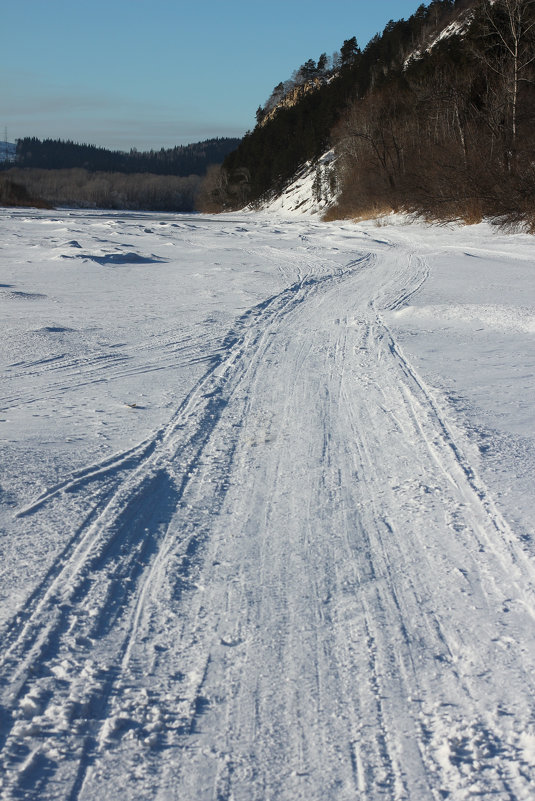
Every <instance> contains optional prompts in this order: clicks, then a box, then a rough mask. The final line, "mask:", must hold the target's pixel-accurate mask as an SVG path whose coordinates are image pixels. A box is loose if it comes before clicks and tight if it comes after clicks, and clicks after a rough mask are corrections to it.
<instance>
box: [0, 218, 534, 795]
mask: <svg viewBox="0 0 535 801" xmlns="http://www.w3.org/2000/svg"><path fill="white" fill-rule="evenodd" d="M0 214H1V219H0V224H1V226H2V231H3V233H2V242H1V245H0V259H1V261H0V268H1V270H2V272H1V274H0V308H1V310H2V319H3V320H4V321H5V322H4V332H3V335H2V344H1V351H0V356H1V359H2V386H1V390H0V395H1V401H0V408H1V412H0V421H1V422H0V425H1V428H0V437H1V443H2V451H3V458H2V466H1V473H0V480H1V488H2V510H1V512H0V522H1V523H2V534H1V539H0V548H1V553H0V557H1V563H0V569H1V571H2V575H1V579H2V581H1V586H0V598H1V603H2V610H1V615H0V642H1V653H0V694H1V696H0V697H1V718H0V789H1V794H2V799H5V801H12V799H31V801H34V800H35V801H37V799H39V801H52V799H58V800H59V799H61V801H67V800H68V801H101V799H106V798H111V797H113V798H116V799H118V800H119V799H121V800H122V799H124V800H125V801H126V799H129V800H134V799H136V800H137V799H143V801H145V799H155V800H156V801H172V799H177V801H178V799H180V801H183V800H185V801H331V800H332V801H355V799H358V800H359V801H361V800H362V801H383V800H384V801H387V800H388V801H394V800H395V801H402V800H406V801H427V799H429V800H430V801H431V800H432V801H438V800H439V799H444V798H448V799H452V800H453V801H461V799H468V798H475V797H480V798H491V797H492V798H493V799H498V800H499V801H505V799H507V800H508V801H511V800H512V799H514V801H528V799H532V798H533V786H534V782H535V708H534V701H535V693H534V690H535V562H534V559H535V544H534V541H533V530H532V525H531V524H532V521H531V514H530V512H531V510H530V502H531V496H530V491H531V487H532V482H533V478H534V475H535V455H534V454H535V447H534V441H533V439H534V431H533V404H534V402H533V398H534V396H535V395H534V393H533V383H534V381H533V378H534V374H535V357H534V352H535V351H534V349H533V335H534V333H535V311H534V310H535V265H534V262H533V256H532V254H533V238H532V237H528V236H516V237H515V236H504V235H501V236H499V235H495V234H494V235H493V234H491V233H490V230H489V229H488V228H486V227H484V226H480V227H476V228H474V229H471V230H468V231H463V230H460V229H458V230H446V229H431V228H425V227H423V226H417V225H415V224H412V225H403V224H401V223H400V222H399V221H397V222H396V221H394V223H393V224H390V225H385V226H383V227H377V226H374V225H373V224H372V223H369V224H366V225H360V226H356V225H352V224H328V225H327V224H321V223H319V222H317V221H315V220H312V219H304V220H303V219H296V220H283V219H276V218H272V217H271V218H270V217H268V216H261V215H253V214H250V215H248V214H246V215H239V216H238V215H236V216H232V215H231V216H229V217H226V218H208V217H201V216H199V217H185V216H179V215H178V216H177V215H175V216H171V215H170V216H169V217H165V218H157V217H156V216H155V215H135V214H123V215H121V214H115V215H105V214H103V213H90V214H86V213H81V212H68V211H65V212H59V213H49V212H27V211H24V212H20V211H19V212H11V211H5V210H4V211H1V212H0ZM530 527H531V528H530Z"/></svg>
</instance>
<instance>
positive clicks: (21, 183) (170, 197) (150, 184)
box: [0, 167, 201, 211]
mask: <svg viewBox="0 0 535 801" xmlns="http://www.w3.org/2000/svg"><path fill="white" fill-rule="evenodd" d="M200 181H201V179H200V178H199V176H196V175H192V176H189V177H187V178H181V177H178V176H173V175H152V174H150V173H142V174H134V175H129V174H125V173H107V172H88V171H87V170H83V169H70V170H42V169H20V168H16V167H14V168H12V169H10V170H7V171H6V172H4V173H2V174H1V176H0V187H1V186H4V187H8V186H9V185H11V186H16V187H18V189H17V190H16V191H17V192H18V193H19V195H21V193H22V194H23V195H24V196H25V197H26V198H27V199H28V202H27V203H23V202H19V203H17V204H16V205H33V206H35V205H40V204H41V205H45V206H75V207H80V208H105V209H145V210H153V211H191V210H192V209H193V208H194V207H195V196H196V193H197V190H198V188H199V184H200ZM0 191H1V190H0ZM8 194H9V192H8V189H7V188H6V189H4V190H3V194H1V195H0V198H1V202H3V203H4V204H5V205H8V203H7V200H4V196H5V197H6V198H7V197H8ZM21 198H22V195H21ZM30 198H42V200H41V201H40V203H39V202H33V201H31V200H29V199H30ZM10 205H13V204H10Z"/></svg>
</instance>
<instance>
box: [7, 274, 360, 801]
mask: <svg viewBox="0 0 535 801" xmlns="http://www.w3.org/2000/svg"><path fill="white" fill-rule="evenodd" d="M363 263H365V260H363ZM350 269H353V265H352V266H351V268H350ZM332 280H333V279H332V278H331V277H330V276H325V275H324V276H321V277H319V278H308V279H306V280H304V281H302V282H298V283H297V284H294V285H292V286H290V287H289V288H288V289H286V290H284V291H283V292H282V293H280V294H279V295H276V296H274V297H272V298H269V299H267V300H266V301H265V302H263V303H261V304H259V305H258V306H256V307H254V308H253V309H251V310H249V311H248V312H246V313H245V314H244V315H243V316H242V317H241V318H240V319H239V320H238V322H237V325H236V327H235V330H234V331H233V332H231V333H230V334H229V335H228V336H227V338H226V340H225V342H224V344H223V349H222V351H223V355H221V356H220V357H219V358H218V359H216V360H215V361H214V364H213V365H212V367H211V368H210V370H209V371H208V372H207V373H206V374H205V377H204V378H203V379H202V380H201V381H200V382H199V383H198V384H197V386H196V387H195V388H194V389H193V390H192V392H191V393H190V396H189V397H188V398H187V399H186V400H185V402H184V403H183V404H182V406H181V408H180V409H179V410H178V411H177V413H176V415H175V417H174V418H173V420H172V421H171V422H170V424H169V425H168V426H167V427H165V428H164V429H162V430H161V431H160V432H158V433H157V435H156V436H155V437H154V438H153V439H152V440H149V441H147V442H146V443H142V444H141V445H140V446H138V447H137V448H134V449H131V450H130V451H128V452H126V453H124V454H120V455H119V456H117V457H114V458H112V459H110V460H107V461H106V462H104V463H102V464H101V465H97V466H96V467H92V468H88V469H87V470H84V471H80V473H79V474H78V475H77V476H75V477H74V479H73V480H71V481H68V482H63V483H61V484H60V485H58V486H56V487H55V488H52V489H51V490H50V491H48V492H47V493H45V494H43V495H42V496H41V497H40V498H38V499H37V501H36V502H35V503H34V504H32V505H31V506H29V507H27V508H26V509H24V510H21V512H20V514H21V515H23V516H30V515H38V514H39V513H40V512H41V511H43V509H44V507H46V505H47V504H48V503H49V502H51V501H53V500H57V499H58V498H60V497H61V494H62V493H64V492H72V491H73V490H75V489H76V490H78V489H80V488H81V487H82V486H84V485H86V484H88V483H91V482H94V481H101V480H102V478H103V477H104V476H105V475H108V474H115V477H117V475H118V472H119V471H121V475H122V476H123V475H125V473H126V477H124V478H123V480H122V483H121V484H120V486H119V487H118V488H117V489H115V490H114V491H113V492H112V494H111V497H108V498H103V499H102V500H103V501H104V502H103V503H102V504H101V505H98V506H97V507H96V508H95V510H94V511H93V512H92V513H91V514H90V515H89V516H88V518H87V519H86V521H85V522H84V524H83V525H82V526H81V527H80V529H79V530H78V532H77V533H76V535H75V536H74V537H73V538H72V540H71V542H70V543H69V544H68V546H67V548H66V549H65V551H64V553H63V554H62V564H61V566H60V565H57V566H55V567H54V569H52V570H51V571H50V572H49V574H48V575H47V576H46V578H45V580H44V581H43V582H42V583H41V585H40V587H39V588H38V589H37V590H36V591H35V593H34V596H33V597H32V598H31V599H30V602H29V606H28V609H27V610H26V612H25V613H24V614H23V615H22V619H19V620H17V621H12V623H11V626H10V627H9V628H8V632H7V634H8V638H9V641H8V642H6V648H5V650H4V653H3V659H2V662H1V663H0V682H1V683H0V687H2V699H3V701H2V702H3V706H4V715H3V719H2V726H1V732H2V741H3V743H4V747H3V753H2V762H3V767H4V770H5V773H6V775H7V776H8V781H7V783H5V785H4V788H5V792H6V793H7V795H6V798H11V797H12V798H15V797H18V796H19V794H20V793H25V794H26V795H25V797H30V796H29V795H28V794H31V793H32V792H35V793H42V792H44V787H45V786H46V787H49V786H50V787H51V788H52V787H54V786H55V784H57V783H58V782H59V783H62V784H64V783H65V782H67V783H69V782H70V783H72V781H73V780H72V778H70V779H69V775H70V774H71V772H72V765H70V764H69V762H68V761H67V762H62V760H61V754H60V753H59V752H58V751H57V748H55V747H53V746H52V745H51V743H52V742H53V741H54V740H56V741H57V730H58V729H59V730H60V731H61V730H63V731H66V730H69V733H68V734H65V735H64V736H65V739H66V741H67V742H68V748H67V753H73V754H74V753H77V752H78V755H79V756H78V759H79V766H80V767H79V770H78V772H77V776H76V778H75V779H74V784H73V785H72V787H73V789H72V793H71V797H72V798H74V797H76V795H77V793H78V791H79V789H80V787H81V786H82V780H83V775H84V773H85V769H86V767H87V763H88V761H89V758H90V754H91V752H92V750H93V749H94V747H95V743H96V742H97V741H98V739H99V736H98V735H97V734H96V733H95V727H96V728H97V729H98V720H99V718H101V717H102V716H103V715H104V713H105V708H106V704H107V699H108V697H109V696H110V694H111V692H112V688H113V686H114V685H115V684H116V682H117V677H118V675H120V672H121V670H124V669H125V668H126V666H127V665H128V662H129V659H130V643H131V642H132V640H133V638H134V637H135V634H136V630H137V625H138V623H139V620H140V617H141V616H142V613H143V605H144V598H145V595H146V593H147V592H149V587H150V583H151V581H152V580H153V578H154V576H155V575H156V574H157V573H158V570H159V569H160V568H161V564H162V563H163V562H164V561H165V555H166V550H167V549H168V548H169V547H170V543H171V544H172V546H173V548H174V549H175V550H176V548H177V544H176V542H175V538H177V537H180V536H183V534H181V532H180V527H177V525H176V523H173V518H174V517H175V516H176V515H177V514H178V515H179V516H180V512H181V510H180V503H181V499H182V497H183V495H184V493H185V490H186V488H187V487H188V485H189V484H190V483H191V480H192V479H193V477H194V476H195V474H196V473H197V472H199V463H200V459H201V455H202V453H203V451H204V449H205V448H206V445H207V443H208V441H209V440H210V438H211V436H212V433H213V431H214V430H215V428H216V427H217V425H218V422H219V419H220V416H221V414H222V412H223V409H224V408H225V406H226V404H227V403H228V402H229V400H230V398H231V396H232V393H233V390H234V386H235V385H236V382H237V381H238V379H239V378H240V376H241V375H242V374H243V372H244V371H245V372H246V371H247V369H248V365H249V364H250V360H251V359H252V357H253V354H254V353H255V351H257V350H259V349H260V347H261V345H262V343H263V342H265V341H266V337H267V329H268V328H269V327H270V326H275V327H276V325H277V324H278V323H279V321H280V319H282V318H283V317H284V315H286V314H288V312H289V310H291V309H292V308H293V307H295V306H296V305H297V304H300V303H302V302H303V301H304V300H305V298H306V297H307V295H309V294H310V293H311V292H314V291H316V290H317V289H318V288H320V287H321V285H322V284H324V283H325V282H329V281H332ZM229 460H230V461H231V460H232V444H230V445H229V446H228V450H227V458H226V461H225V460H223V462H222V465H221V466H222V469H221V471H220V472H221V475H220V477H219V480H218V481H219V483H217V482H216V484H215V492H216V495H218V496H219V499H220V500H221V498H222V497H223V495H224V492H223V490H222V488H224V475H225V474H226V472H227V470H228V467H229ZM126 471H127V472H126ZM216 472H217V471H216ZM218 502H219V501H218ZM211 503H212V506H213V505H214V503H215V501H214V499H213V498H212V501H211ZM214 511H215V507H214ZM187 515H188V512H187V511H186V513H185V517H186V521H187ZM184 528H185V530H186V531H187V529H188V526H187V525H186V526H184ZM190 528H192V527H191V526H190ZM193 528H194V527H193ZM184 540H185V541H184V551H185V552H186V553H187V552H188V549H191V546H192V543H193V545H194V547H193V550H195V548H196V547H198V544H199V543H198V542H197V544H196V545H195V542H196V535H195V534H191V536H190V537H189V541H188V538H187V536H186V537H185V538H184ZM197 540H198V537H197ZM118 631H119V633H117V632H118ZM112 632H114V635H115V641H114V642H112V641H111V639H110V637H111V633H112ZM104 641H106V642H107V643H108V647H109V648H111V650H110V652H109V653H108V654H107V657H106V660H105V667H104V668H99V667H98V666H95V665H94V664H92V663H91V660H90V659H87V658H85V657H86V656H89V655H90V653H91V652H93V651H95V650H98V647H97V646H98V643H99V642H104ZM84 659H85V661H84ZM23 742H26V743H27V744H26V745H24V746H22V743H23ZM48 743H50V744H48ZM32 788H33V789H32Z"/></svg>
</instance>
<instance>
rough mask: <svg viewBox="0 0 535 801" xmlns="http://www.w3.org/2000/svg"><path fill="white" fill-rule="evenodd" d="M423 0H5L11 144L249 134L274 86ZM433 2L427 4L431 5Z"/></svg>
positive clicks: (6, 116)
mask: <svg viewBox="0 0 535 801" xmlns="http://www.w3.org/2000/svg"><path fill="white" fill-rule="evenodd" d="M420 2H421V0H330V2H325V0H323V2H319V1H318V0H307V1H306V2H297V0H269V2H260V3H259V2H256V1H255V0H226V1H225V2H218V1H217V0H204V1H203V0H190V1H189V2H185V0H22V2H18V3H17V2H15V0H0V139H2V140H3V138H4V130H5V127H7V133H8V139H9V140H10V141H14V140H15V139H17V138H21V137H24V136H37V137H39V138H41V139H43V138H47V137H50V138H61V139H72V140H73V141H75V142H87V143H90V144H96V145H103V146H105V147H110V148H114V149H115V148H117V149H121V150H129V149H130V148H131V147H137V148H138V149H139V150H147V149H151V148H155V149H159V148H160V147H172V146H174V145H177V144H187V143H189V142H197V141H199V140H202V139H208V138H211V137H215V136H242V135H243V133H244V132H245V131H246V130H248V129H251V128H253V127H254V124H255V111H256V109H257V107H258V106H259V105H260V104H263V103H264V102H265V101H266V100H267V98H268V97H269V95H270V93H271V90H272V89H273V87H274V86H275V85H276V84H277V83H279V82H280V81H284V80H286V79H287V78H289V77H290V76H291V74H292V72H293V71H294V69H296V68H298V67H299V66H300V65H301V64H303V63H304V62H305V61H306V60H307V59H309V58H313V59H315V60H317V58H318V57H319V56H320V54H321V53H322V52H327V53H328V54H332V53H333V52H334V51H335V50H339V48H340V46H341V44H342V42H343V41H344V40H345V39H349V38H350V37H351V36H356V37H357V40H358V42H359V44H360V45H361V46H362V47H363V46H364V45H366V43H367V42H368V41H369V39H370V38H371V37H372V36H373V35H374V34H375V33H377V32H380V31H382V30H383V28H384V26H385V25H386V23H387V22H388V21H389V20H390V19H394V20H397V19H400V18H401V17H405V18H406V17H408V16H410V15H411V14H412V13H413V12H414V11H415V10H416V8H417V7H418V6H419V5H420ZM426 5H427V3H426Z"/></svg>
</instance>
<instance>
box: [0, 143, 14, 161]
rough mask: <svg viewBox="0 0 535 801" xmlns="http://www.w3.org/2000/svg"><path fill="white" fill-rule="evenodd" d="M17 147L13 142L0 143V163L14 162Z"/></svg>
mask: <svg viewBox="0 0 535 801" xmlns="http://www.w3.org/2000/svg"><path fill="white" fill-rule="evenodd" d="M16 152H17V146H16V144H14V143H13V142H0V162H3V161H14V160H15V154H16Z"/></svg>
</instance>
